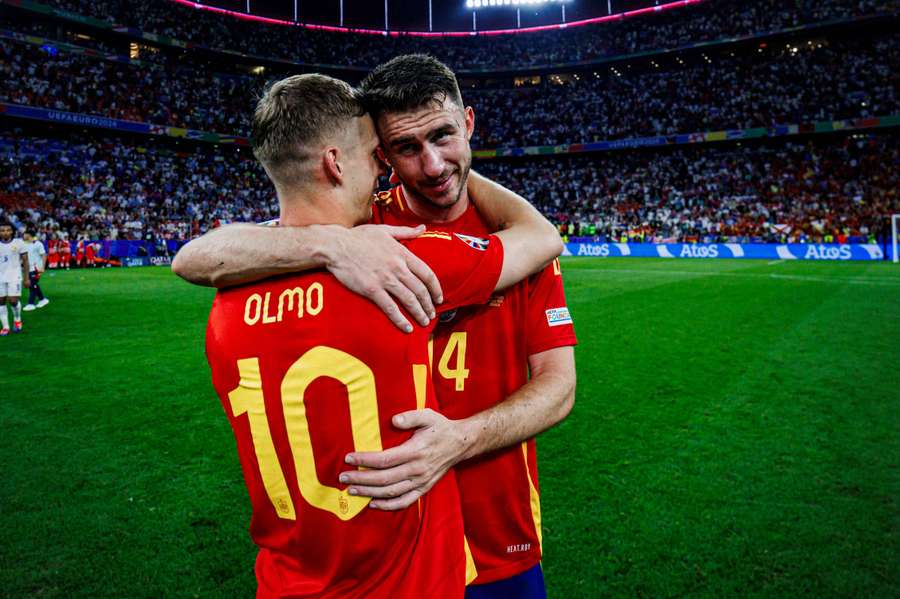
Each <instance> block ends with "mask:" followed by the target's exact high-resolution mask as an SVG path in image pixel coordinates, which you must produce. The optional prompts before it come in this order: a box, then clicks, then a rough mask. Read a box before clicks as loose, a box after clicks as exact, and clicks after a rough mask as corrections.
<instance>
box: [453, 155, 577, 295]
mask: <svg viewBox="0 0 900 599" xmlns="http://www.w3.org/2000/svg"><path fill="white" fill-rule="evenodd" d="M468 190H469V196H470V197H471V199H472V201H473V202H474V203H475V205H476V206H477V207H478V212H479V213H480V214H481V216H482V217H483V218H484V219H485V221H486V222H487V225H488V227H489V228H491V229H492V230H494V231H497V236H498V237H500V239H501V240H502V241H503V250H504V253H505V254H506V255H507V256H515V259H514V260H504V261H503V271H502V272H501V273H500V280H499V281H498V283H497V288H498V289H504V288H506V287H509V286H510V285H513V284H515V283H517V282H519V281H521V280H522V279H524V278H525V277H527V276H528V275H531V274H533V273H535V272H537V271H539V270H541V269H542V268H543V267H544V266H546V265H547V264H548V263H550V261H552V260H553V259H555V258H556V257H557V256H559V255H560V254H561V253H562V251H563V243H562V239H560V237H559V232H558V231H557V230H556V227H554V226H553V224H552V223H551V222H550V221H548V220H547V219H546V218H544V217H543V215H541V213H540V212H538V211H537V209H536V208H535V207H534V206H532V205H531V203H530V202H528V200H526V199H525V198H523V197H522V196H520V195H519V194H517V193H515V192H513V191H511V190H509V189H507V188H505V187H503V186H502V185H500V184H499V183H495V182H493V181H491V180H490V179H488V178H486V177H483V176H481V175H479V174H478V173H476V172H475V171H471V172H470V173H469V184H468Z"/></svg>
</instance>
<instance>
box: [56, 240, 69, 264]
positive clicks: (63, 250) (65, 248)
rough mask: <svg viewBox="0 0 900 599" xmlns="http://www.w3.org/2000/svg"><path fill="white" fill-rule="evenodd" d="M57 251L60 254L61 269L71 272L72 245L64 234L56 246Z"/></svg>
mask: <svg viewBox="0 0 900 599" xmlns="http://www.w3.org/2000/svg"><path fill="white" fill-rule="evenodd" d="M56 251H58V252H59V267H60V268H64V269H66V270H69V267H70V266H71V265H72V244H71V243H70V242H69V240H68V239H66V238H65V237H63V236H62V234H60V236H59V242H57V244H56Z"/></svg>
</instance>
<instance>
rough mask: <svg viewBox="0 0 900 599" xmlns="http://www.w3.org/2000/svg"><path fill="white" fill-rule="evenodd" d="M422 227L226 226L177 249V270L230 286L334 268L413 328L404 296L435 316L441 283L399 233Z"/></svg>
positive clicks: (414, 309)
mask: <svg viewBox="0 0 900 599" xmlns="http://www.w3.org/2000/svg"><path fill="white" fill-rule="evenodd" d="M422 230H423V229H422V228H421V227H419V228H415V229H413V228H409V227H392V226H386V225H363V226H360V227H355V228H353V229H347V228H344V227H339V226H336V225H314V226H309V227H260V226H258V225H253V224H246V223H239V224H233V225H225V226H223V227H220V228H218V229H216V230H214V231H211V232H209V233H207V234H206V235H203V236H202V237H199V238H197V239H194V240H193V241H191V242H190V243H188V244H187V245H185V246H184V247H183V248H181V250H180V251H179V252H178V255H176V256H175V260H174V261H173V262H172V270H173V271H174V272H175V274H177V275H178V276H180V277H181V278H183V279H185V280H186V281H188V282H191V283H194V284H196V285H205V286H210V287H217V288H223V287H229V286H233V285H239V284H244V283H249V282H252V281H258V280H260V279H264V278H266V277H270V276H273V275H278V274H283V273H288V272H300V271H304V270H310V269H314V268H327V269H328V270H329V271H330V272H331V273H332V274H333V275H334V276H335V277H337V279H338V280H339V281H340V282H341V283H342V284H343V285H344V286H346V287H347V288H348V289H350V290H352V291H354V292H356V293H358V294H360V295H364V296H366V297H368V298H370V299H372V301H374V302H375V304H377V305H378V307H379V308H381V309H382V310H383V311H384V312H385V314H387V316H388V318H390V320H391V322H393V323H394V324H395V325H396V326H397V327H398V328H400V329H402V330H406V331H407V332H409V331H411V330H412V326H411V325H410V323H409V321H408V320H407V319H406V317H405V316H404V315H403V313H402V312H401V311H400V309H399V307H398V305H397V303H398V302H399V303H400V304H401V305H402V306H403V307H404V308H406V310H407V311H408V312H409V313H410V315H412V316H413V318H415V319H416V320H417V321H418V322H419V323H421V324H423V325H427V324H428V322H429V320H430V319H431V318H434V314H435V311H434V304H435V303H440V302H441V301H442V299H443V298H442V296H441V286H440V283H439V282H438V280H437V277H436V276H435V275H434V273H433V272H432V271H431V269H430V268H429V267H428V265H427V264H425V263H424V262H423V261H422V260H420V259H419V258H418V257H416V256H415V255H414V254H413V253H412V252H410V251H409V250H407V249H406V248H405V247H404V246H403V245H402V244H400V243H399V242H398V241H397V240H398V239H409V238H413V237H416V236H417V235H419V234H420V233H421V232H422Z"/></svg>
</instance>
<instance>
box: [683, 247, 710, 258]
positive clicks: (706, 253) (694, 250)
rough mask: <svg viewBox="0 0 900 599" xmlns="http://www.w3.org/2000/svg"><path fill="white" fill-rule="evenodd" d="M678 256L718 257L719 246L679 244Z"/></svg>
mask: <svg viewBox="0 0 900 599" xmlns="http://www.w3.org/2000/svg"><path fill="white" fill-rule="evenodd" d="M679 257H680V258H718V257H719V246H717V245H689V244H685V245H683V246H681V254H679Z"/></svg>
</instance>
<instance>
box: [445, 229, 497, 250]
mask: <svg viewBox="0 0 900 599" xmlns="http://www.w3.org/2000/svg"><path fill="white" fill-rule="evenodd" d="M454 235H456V236H457V237H459V238H460V239H461V240H462V241H464V242H465V243H466V245H468V246H469V247H470V248H472V249H473V250H480V251H482V252H483V251H485V250H487V249H488V246H489V245H490V244H491V242H490V241H489V240H487V239H483V238H481V237H472V236H471V235H463V234H462V233H454Z"/></svg>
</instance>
